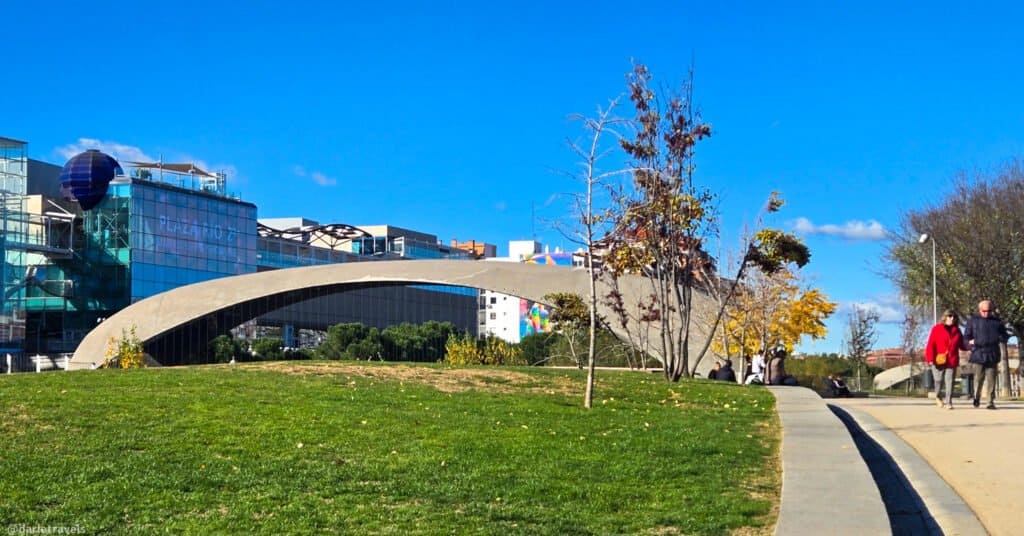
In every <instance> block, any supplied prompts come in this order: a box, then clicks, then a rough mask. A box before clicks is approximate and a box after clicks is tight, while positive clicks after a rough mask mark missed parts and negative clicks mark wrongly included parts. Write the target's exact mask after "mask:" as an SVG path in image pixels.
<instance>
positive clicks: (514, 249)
mask: <svg viewBox="0 0 1024 536" xmlns="http://www.w3.org/2000/svg"><path fill="white" fill-rule="evenodd" d="M508 251H509V256H508V257H501V258H493V259H487V260H489V261H494V262H525V263H531V264H547V265H553V266H574V267H580V266H583V263H584V255H583V253H582V252H577V253H567V252H563V251H559V250H558V249H556V250H555V252H554V253H551V252H548V251H545V248H543V246H542V245H541V243H540V242H537V241H534V240H513V241H510V242H509V243H508ZM549 313H550V311H549V310H548V307H547V306H546V305H544V304H542V303H537V302H533V301H530V300H524V299H522V298H519V297H518V296H510V295H508V294H502V293H501V292H494V291H490V290H483V291H481V292H480V313H479V318H480V327H479V332H480V334H481V335H493V336H495V337H500V338H502V339H504V340H506V341H508V342H512V343H518V342H519V341H521V340H522V339H523V337H526V336H527V335H531V334H534V333H550V332H551V330H552V326H551V323H550V321H549Z"/></svg>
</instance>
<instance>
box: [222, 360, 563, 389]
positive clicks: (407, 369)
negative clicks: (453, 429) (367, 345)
mask: <svg viewBox="0 0 1024 536" xmlns="http://www.w3.org/2000/svg"><path fill="white" fill-rule="evenodd" d="M241 366H242V367H244V368H257V369H260V370H271V371H275V372H283V373H285V374H296V375H317V376H334V375H342V376H356V377H362V378H372V379H375V380H381V381H400V382H414V383H422V384H425V385H429V386H431V387H433V388H435V389H437V390H438V391H441V392H445V393H453V392H458V391H471V390H487V391H491V392H497V393H511V392H523V391H526V392H539V393H547V394H572V393H574V392H575V391H576V390H578V387H577V386H575V385H574V384H573V383H572V382H571V381H570V379H569V378H566V377H550V378H543V379H541V378H538V377H537V376H532V375H529V374H523V373H522V372H514V371H510V370H504V369H498V368H489V367H488V368H483V367H481V368H432V367H422V366H420V367H416V366H408V365H390V364H382V365H362V364H359V363H352V362H330V363H299V362H294V361H293V362H276V363H247V364H245V365H241ZM541 382H543V384H541Z"/></svg>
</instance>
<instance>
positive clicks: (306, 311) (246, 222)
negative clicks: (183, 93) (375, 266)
mask: <svg viewBox="0 0 1024 536" xmlns="http://www.w3.org/2000/svg"><path fill="white" fill-rule="evenodd" d="M119 164H120V165H121V166H122V169H123V171H122V174H119V175H117V176H116V177H115V178H114V179H113V180H112V181H111V182H110V183H109V186H108V187H107V188H106V194H105V195H103V196H102V199H101V200H99V201H98V203H97V204H96V206H94V207H92V208H90V209H89V210H83V209H82V206H81V205H80V204H79V203H78V202H76V201H74V200H68V199H67V197H68V196H67V195H66V192H62V191H61V184H60V176H61V169H62V166H59V165H54V164H50V163H46V162H41V161H38V160H33V159H30V158H28V151H27V144H26V143H25V142H22V141H18V140H14V139H9V138H0V225H2V226H3V235H2V237H0V253H2V255H3V259H4V265H3V272H2V278H0V285H2V287H3V292H4V294H3V306H2V309H0V356H5V355H6V354H10V355H11V356H12V358H13V359H14V361H15V363H20V365H16V366H15V370H18V369H23V368H25V367H26V363H27V362H28V361H29V360H30V358H31V356H49V358H50V359H51V360H55V359H57V357H56V356H61V355H65V354H67V353H70V352H73V351H74V349H75V348H76V347H77V345H78V343H79V342H80V341H81V340H82V338H83V337H84V336H85V334H86V333H88V332H89V330H90V329H92V328H93V327H95V326H96V325H97V323H99V322H102V321H103V319H105V318H107V317H109V316H111V315H112V314H114V313H115V312H117V311H119V310H120V309H122V308H124V307H126V306H127V305H129V304H131V303H134V302H136V301H139V300H142V299H145V298H147V297H149V296H153V295H154V294H157V293H160V292H163V291H166V290H169V289H172V288H176V287H180V286H182V285H187V284H190V283H197V282H201V281H206V280H210V279H215V278H220V277H225V276H233V275H240V274H247V273H253V272H257V271H265V270H275V269H280V268H289V267H296V266H310V265H315V264H328V263H339V262H361V261H367V262H372V261H375V260H382V259H426V258H431V259H438V258H447V259H474V258H478V257H479V256H480V255H479V253H478V252H474V251H473V250H472V249H462V248H459V247H454V246H445V245H443V244H442V243H440V242H439V241H438V240H437V237H436V236H434V235H430V234H427V233H421V232H416V231H411V230H407V229H401V228H397V227H393V226H383V225H382V226H362V227H355V226H351V225H345V224H326V225H322V224H320V223H318V222H315V221H311V220H307V219H304V218H279V219H259V217H258V211H257V207H256V205H254V204H253V203H249V202H246V201H243V200H241V199H240V198H239V197H238V196H237V195H233V194H232V193H231V192H230V191H229V190H228V188H227V177H225V175H224V174H221V173H212V172H208V171H206V170H202V169H199V168H197V167H195V166H194V165H192V164H173V163H165V162H120V163H119ZM493 250H494V248H493V246H489V251H491V252H492V253H491V255H493ZM480 309H481V306H480V299H479V296H478V291H477V290H476V289H469V288H461V287H441V286H426V285H418V286H417V285H407V286H392V287H366V288H356V289H352V290H347V291H345V292H342V293H337V294H327V295H323V296H316V297H313V298H311V299H310V300H308V301H306V302H302V303H300V304H295V305H290V306H288V307H284V308H282V309H280V310H278V311H274V312H272V313H270V314H266V315H263V316H261V317H260V318H257V319H246V320H245V321H243V322H242V323H241V324H240V325H239V326H238V327H237V328H236V329H235V330H234V332H235V334H236V335H239V336H243V337H245V336H248V337H254V336H259V335H261V334H263V333H265V332H266V331H267V330H271V331H272V332H273V333H275V334H276V335H277V336H279V337H281V338H282V339H283V340H284V343H285V345H286V346H299V345H303V344H307V343H314V344H315V342H316V341H315V340H314V341H306V340H304V339H306V338H309V337H314V338H315V337H317V336H318V335H317V333H322V331H323V330H325V329H326V328H327V327H328V326H330V325H332V324H335V323H339V322H361V323H363V324H366V325H369V326H377V327H386V326H388V325H392V324H397V323H400V322H413V323H420V322H423V321H426V320H440V321H450V322H452V323H454V324H455V325H456V327H457V328H458V329H460V330H464V331H468V332H470V333H473V334H476V333H478V332H480V331H482V330H481V327H480V324H481V321H482V319H483V318H484V315H483V313H482V312H481V310H480ZM165 364H171V363H165ZM3 367H4V365H3V364H2V363H0V369H2V368H3Z"/></svg>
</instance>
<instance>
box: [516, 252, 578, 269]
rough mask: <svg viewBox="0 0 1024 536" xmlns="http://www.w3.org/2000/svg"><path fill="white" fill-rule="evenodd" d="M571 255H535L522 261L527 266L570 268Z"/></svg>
mask: <svg viewBox="0 0 1024 536" xmlns="http://www.w3.org/2000/svg"><path fill="white" fill-rule="evenodd" d="M572 256H573V255H572V253H535V254H533V255H530V256H529V257H526V258H524V259H523V262H525V263H527V264H550V265H555V266H572Z"/></svg>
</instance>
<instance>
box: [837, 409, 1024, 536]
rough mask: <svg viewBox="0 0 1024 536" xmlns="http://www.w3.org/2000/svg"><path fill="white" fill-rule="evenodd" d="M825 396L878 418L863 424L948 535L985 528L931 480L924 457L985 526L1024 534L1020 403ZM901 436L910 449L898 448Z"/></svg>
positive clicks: (993, 530) (1023, 418) (1023, 435)
mask: <svg viewBox="0 0 1024 536" xmlns="http://www.w3.org/2000/svg"><path fill="white" fill-rule="evenodd" d="M827 402H828V403H830V404H835V405H837V406H839V407H841V408H843V409H847V410H849V411H850V413H851V414H852V415H854V416H855V417H856V416H857V414H858V413H860V412H863V413H864V414H867V415H869V416H870V417H871V418H873V419H874V421H877V422H875V423H872V422H871V419H862V421H863V422H861V425H862V427H863V428H864V429H865V431H866V432H868V433H869V434H870V435H871V436H872V437H873V438H875V439H876V441H878V442H879V443H880V444H882V445H883V447H885V449H886V450H887V451H888V452H889V454H890V455H891V456H892V457H893V459H894V460H895V461H896V463H897V464H899V466H900V467H901V469H903V470H904V473H905V474H906V475H907V478H908V480H910V482H911V484H913V486H914V488H915V490H917V491H918V492H919V494H920V495H921V497H922V499H923V500H924V502H925V504H926V506H927V507H928V509H929V510H930V511H931V512H932V514H933V515H934V516H935V518H936V520H937V521H939V523H940V525H941V526H942V527H943V530H944V531H945V532H946V533H947V534H954V533H958V534H976V533H979V532H980V531H981V530H983V529H980V528H978V527H972V526H971V525H970V522H969V519H968V517H969V516H967V515H966V512H964V511H962V509H959V508H958V507H957V506H956V501H955V500H953V499H954V498H952V497H950V496H949V494H948V492H944V491H943V490H942V486H941V485H937V483H936V482H935V481H934V480H932V481H929V479H928V477H927V473H928V471H927V469H928V468H926V467H922V466H921V465H919V464H920V460H922V459H923V460H924V461H926V462H927V464H928V465H929V466H930V468H931V469H934V472H935V473H937V474H938V475H939V476H941V478H942V479H943V480H944V481H945V482H946V483H948V485H949V486H950V487H951V488H952V490H954V491H955V493H956V494H957V495H959V496H960V497H961V498H962V499H963V501H964V502H966V504H967V506H969V507H970V510H972V511H973V513H974V514H975V515H976V516H977V519H979V520H980V522H981V523H982V524H983V525H984V529H987V531H988V533H990V534H992V535H995V536H1003V535H1006V536H1009V535H1014V534H1024V520H1022V518H1021V515H1020V512H1019V511H1018V510H1017V505H1016V502H1015V499H1016V498H1018V497H1020V496H1022V494H1024V469H1022V468H1021V467H1020V466H1018V465H1017V462H1018V461H1024V460H1022V459H1018V457H1017V452H1018V451H1017V449H1018V448H1020V447H1021V446H1022V445H1024V405H1022V404H1020V403H1001V404H997V405H998V406H999V409H997V410H995V411H992V410H986V409H984V405H983V406H982V407H981V408H980V409H975V408H973V407H971V405H970V403H969V402H967V403H963V402H961V401H960V400H954V406H955V409H954V410H952V411H949V410H944V409H940V408H938V407H936V406H935V402H934V400H931V399H921V398H916V399H915V398H896V397H872V398H854V399H830V400H828V401H827ZM886 434H894V435H895V438H893V437H887V436H886ZM896 438H898V440H897V439H896ZM899 440H902V442H905V444H906V445H909V447H910V449H912V450H910V449H907V448H905V447H901V446H900V441H899ZM915 464H918V465H916V466H915ZM922 475H924V476H922ZM958 520H959V521H958Z"/></svg>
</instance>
